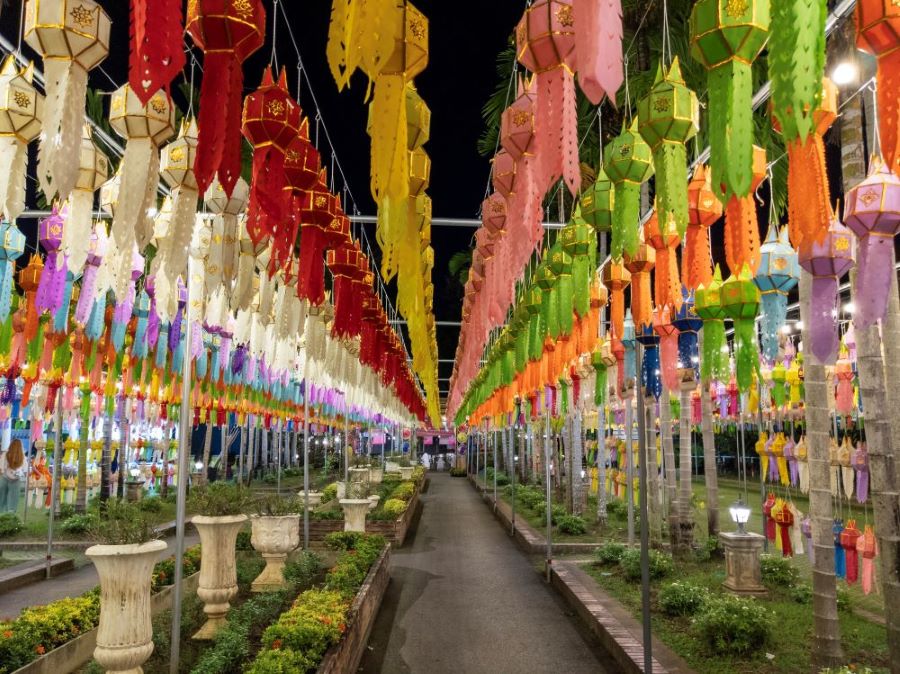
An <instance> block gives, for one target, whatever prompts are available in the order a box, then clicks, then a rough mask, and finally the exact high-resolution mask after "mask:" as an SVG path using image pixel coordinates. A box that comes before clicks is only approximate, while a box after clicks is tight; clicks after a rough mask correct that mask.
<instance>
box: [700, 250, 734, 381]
mask: <svg viewBox="0 0 900 674" xmlns="http://www.w3.org/2000/svg"><path fill="white" fill-rule="evenodd" d="M694 311H696V312H697V315H698V316H699V317H700V318H701V319H702V320H703V356H702V358H701V360H700V363H701V367H700V375H701V379H702V381H704V382H709V381H711V380H712V379H718V380H720V381H721V380H722V379H724V378H725V377H726V376H727V375H728V355H727V353H723V352H722V349H723V348H724V349H727V346H726V342H725V321H723V320H722V319H723V318H725V311H724V309H723V308H722V272H721V270H720V269H719V266H718V265H716V270H715V272H714V273H713V276H712V279H711V280H710V282H709V283H708V284H705V285H700V286H699V287H698V288H697V290H696V292H695V300H694Z"/></svg>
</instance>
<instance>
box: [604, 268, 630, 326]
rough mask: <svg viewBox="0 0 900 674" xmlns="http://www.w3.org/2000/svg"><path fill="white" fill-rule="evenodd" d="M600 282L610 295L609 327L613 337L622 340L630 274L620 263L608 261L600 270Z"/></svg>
mask: <svg viewBox="0 0 900 674" xmlns="http://www.w3.org/2000/svg"><path fill="white" fill-rule="evenodd" d="M601 280H602V282H603V285H604V286H606V289H607V290H608V291H609V293H610V326H611V328H612V333H613V337H614V338H616V339H622V335H623V334H624V332H623V329H624V321H625V288H627V287H628V285H629V284H630V283H631V272H629V271H628V269H626V268H625V265H624V264H623V263H622V262H616V261H615V260H613V259H610V260H609V261H608V262H607V263H606V264H605V265H603V269H602V270H601Z"/></svg>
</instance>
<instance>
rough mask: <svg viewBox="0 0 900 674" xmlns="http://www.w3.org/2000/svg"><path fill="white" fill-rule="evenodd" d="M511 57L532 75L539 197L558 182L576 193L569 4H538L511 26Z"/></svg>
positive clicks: (552, 0) (549, 0)
mask: <svg viewBox="0 0 900 674" xmlns="http://www.w3.org/2000/svg"><path fill="white" fill-rule="evenodd" d="M516 57H517V58H518V60H519V63H521V64H522V65H523V66H525V67H526V68H527V69H528V70H529V71H531V72H532V73H534V74H535V79H536V82H537V110H536V113H535V122H536V124H535V131H536V140H537V146H538V148H539V154H538V165H537V174H536V181H537V187H538V191H539V192H541V193H544V192H546V191H547V189H549V187H550V186H551V185H552V184H553V183H554V182H555V181H556V180H558V179H559V178H560V177H562V178H564V179H565V181H566V185H567V186H568V188H569V191H570V192H571V193H572V194H573V195H574V194H577V193H578V191H579V189H580V188H581V169H580V167H579V164H578V111H577V109H576V100H575V77H574V72H575V12H574V9H573V7H572V3H571V2H570V1H569V0H537V1H536V2H535V3H534V4H533V5H531V6H530V7H529V8H528V9H526V10H525V14H524V15H523V16H522V19H521V20H520V21H519V25H518V26H517V27H516Z"/></svg>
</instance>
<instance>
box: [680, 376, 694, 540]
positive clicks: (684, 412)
mask: <svg viewBox="0 0 900 674" xmlns="http://www.w3.org/2000/svg"><path fill="white" fill-rule="evenodd" d="M693 390H694V387H693V383H691V385H690V386H688V385H686V384H682V385H681V390H680V394H681V414H679V416H678V482H679V485H678V487H679V494H678V505H679V506H680V509H681V515H680V518H679V519H680V520H681V532H680V534H681V535H680V536H679V540H678V543H679V545H680V546H681V548H682V550H685V551H687V550H690V548H691V546H692V545H693V543H694V516H693V513H692V512H691V492H692V487H693V483H692V482H691V416H690V412H691V393H692V392H693Z"/></svg>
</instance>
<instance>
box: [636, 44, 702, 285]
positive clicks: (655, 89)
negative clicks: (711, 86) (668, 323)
mask: <svg viewBox="0 0 900 674" xmlns="http://www.w3.org/2000/svg"><path fill="white" fill-rule="evenodd" d="M637 111H638V129H639V131H640V133H641V137H642V138H643V139H644V140H645V141H646V142H647V144H648V145H649V146H650V149H651V150H652V152H653V167H654V170H655V172H656V207H657V209H658V211H659V213H660V217H661V219H662V221H663V222H668V221H669V219H670V218H671V219H672V220H673V221H674V222H675V229H676V231H677V232H678V237H679V238H681V237H683V236H684V234H685V231H686V230H687V225H688V197H687V148H686V147H685V144H686V143H687V142H688V141H689V140H690V139H691V138H693V137H694V136H695V135H697V131H698V130H699V129H700V103H699V101H698V100H697V95H696V94H695V93H694V92H693V91H691V90H690V89H688V88H687V86H685V84H684V78H683V77H682V76H681V66H680V65H679V63H678V57H676V58H675V60H674V61H672V65H671V66H670V67H669V70H668V72H665V71H664V69H663V66H662V62H660V65H659V69H658V70H657V71H656V79H655V80H654V82H653V86H652V87H651V88H650V91H649V92H648V93H647V95H646V96H645V97H644V98H642V99H641V100H640V101H638V104H637ZM657 301H658V300H657Z"/></svg>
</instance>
